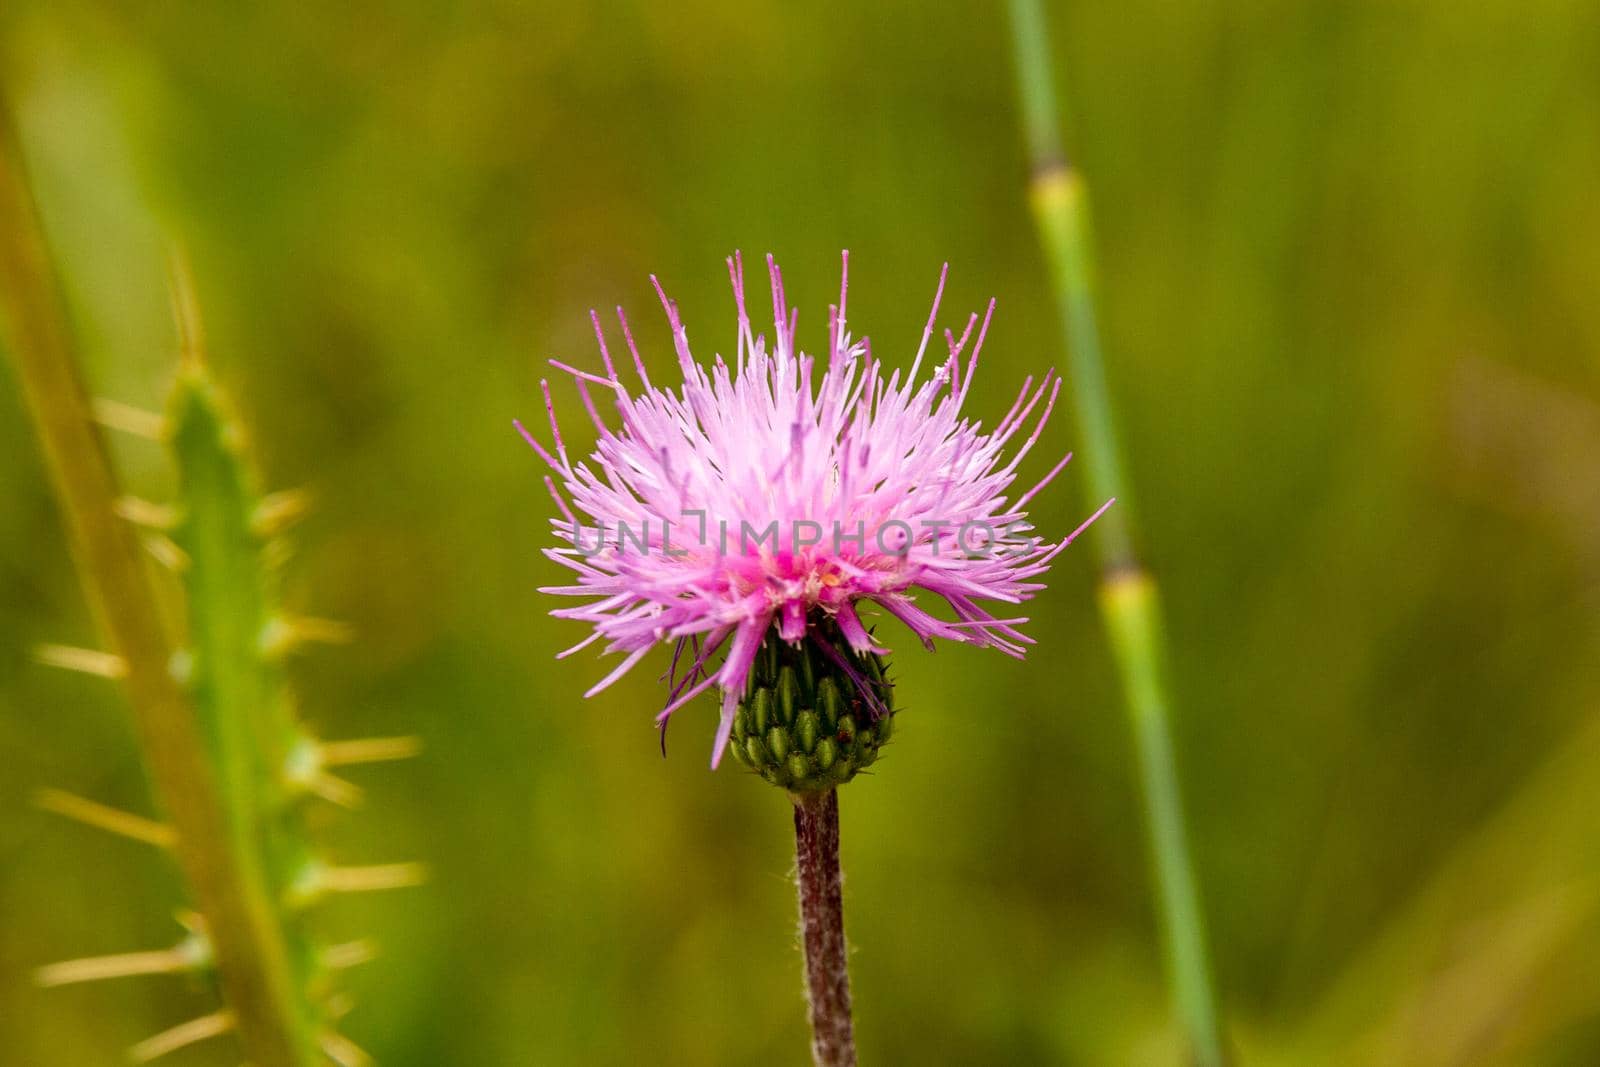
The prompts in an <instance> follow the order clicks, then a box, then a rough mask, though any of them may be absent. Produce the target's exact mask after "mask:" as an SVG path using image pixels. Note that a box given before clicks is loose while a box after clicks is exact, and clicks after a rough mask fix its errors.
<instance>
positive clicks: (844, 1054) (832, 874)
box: [791, 789, 856, 1067]
mask: <svg viewBox="0 0 1600 1067" xmlns="http://www.w3.org/2000/svg"><path fill="white" fill-rule="evenodd" d="M791 796H792V798H793V800H794V856H795V867H796V869H797V873H796V876H795V881H796V884H797V885H798V887H799V890H800V934H801V937H802V938H803V939H804V941H805V949H806V994H807V997H808V999H809V1000H810V1002H811V1058H812V1060H813V1062H815V1063H816V1065H817V1067H854V1064H855V1062H856V1039H855V1032H854V1029H853V1027H852V1025H851V1022H850V970H849V961H848V959H847V950H846V948H845V940H844V893H843V888H844V886H843V879H842V878H841V877H840V874H839V794H838V792H837V791H836V790H833V789H829V790H827V791H826V792H819V793H800V794H791Z"/></svg>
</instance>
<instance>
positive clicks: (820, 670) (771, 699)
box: [730, 630, 894, 793]
mask: <svg viewBox="0 0 1600 1067" xmlns="http://www.w3.org/2000/svg"><path fill="white" fill-rule="evenodd" d="M819 640H826V641H829V642H830V644H831V646H832V648H833V649H835V650H837V651H836V652H835V653H834V655H836V656H838V657H840V658H842V659H844V660H845V662H847V663H848V664H849V665H850V668H851V670H853V671H854V673H855V675H856V678H852V677H851V674H850V672H849V671H846V670H845V669H844V667H842V666H841V665H840V664H839V663H838V662H836V661H835V659H834V657H833V656H830V655H828V654H827V653H826V652H824V651H823V650H822V649H821V648H820V647H818V645H817V641H819ZM857 679H859V683H858V680H857ZM861 684H865V685H866V686H868V687H869V688H870V689H871V691H872V692H873V693H874V694H875V695H876V697H877V699H878V700H879V701H880V702H881V704H882V706H883V707H884V708H887V709H888V714H881V713H879V714H876V715H875V714H874V712H873V709H872V708H871V707H870V705H869V702H868V701H867V700H866V699H865V697H864V696H863V694H862V692H861V689H860V685H861ZM892 690H893V687H892V686H891V685H890V683H889V681H888V679H887V678H886V676H885V674H884V663H883V660H882V659H881V658H880V657H879V656H878V655H876V654H875V653H871V652H869V653H866V654H864V655H862V654H857V653H855V652H852V651H850V650H849V648H848V646H847V645H846V644H845V643H844V640H843V639H842V637H839V636H838V635H837V634H836V633H828V632H827V631H826V630H817V631H814V632H813V633H812V634H808V635H807V636H806V637H805V638H804V639H802V640H801V641H800V642H798V643H797V644H792V645H791V644H790V643H789V642H787V641H784V640H782V639H781V638H779V637H778V635H777V633H776V632H773V633H771V634H768V635H767V639H766V641H765V643H764V644H763V645H762V646H761V651H760V652H759V653H757V655H756V662H755V664H754V666H753V667H752V668H751V672H750V685H749V687H748V688H747V689H746V691H745V698H744V700H743V701H741V702H740V704H739V711H738V715H737V716H736V717H735V718H734V720H733V740H732V744H731V746H730V747H732V749H733V752H734V755H736V756H737V757H738V759H739V762H740V763H743V764H744V765H745V766H746V767H749V768H750V769H751V770H753V771H755V772H756V773H758V774H760V775H761V777H763V778H765V779H766V780H767V781H769V782H771V783H772V784H773V785H776V786H782V787H783V788H784V789H787V790H789V792H791V793H815V792H821V791H824V790H828V789H832V788H834V787H835V786H840V785H843V784H844V783H846V782H848V781H849V780H850V779H852V778H854V777H855V776H856V774H857V772H859V771H861V770H863V769H864V768H867V767H870V766H872V764H873V763H874V762H876V761H877V759H878V755H879V752H880V750H881V749H882V748H883V746H884V745H886V744H887V743H888V742H889V737H890V733H891V726H892V723H893V722H894V703H893V697H892Z"/></svg>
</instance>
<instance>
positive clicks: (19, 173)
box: [0, 104, 322, 1067]
mask: <svg viewBox="0 0 1600 1067" xmlns="http://www.w3.org/2000/svg"><path fill="white" fill-rule="evenodd" d="M0 324H4V325H7V326H9V329H8V331H7V333H6V341H7V342H8V344H7V347H8V348H9V349H10V350H11V354H12V357H13V359H14V361H15V363H16V366H17V369H18V374H19V378H20V381H21V383H22V388H23V392H24V394H25V395H26V397H27V399H28V402H29V405H30V407H31V408H32V410H33V414H34V417H35V420H36V422H37V424H38V431H39V438H40V441H41V443H42V445H43V450H44V454H45V458H46V460H47V462H48V464H49V467H50V472H51V474H52V476H53V481H54V483H55V488H56V492H57V494H58V496H59V498H60V501H61V506H62V511H63V513H64V517H65V520H66V526H67V530H68V533H69V535H70V538H71V542H72V546H73V549H74V554H75V555H76V557H77V562H78V567H79V570H80V572H81V574H82V576H83V582H84V587H85V591H86V592H87V593H88V596H89V601H90V603H91V605H92V606H93V608H94V612H95V616H96V618H97V620H98V622H99V624H100V628H101V630H102V632H103V633H104V635H105V637H106V639H107V642H108V644H109V646H110V651H111V652H112V653H113V654H114V655H115V656H117V657H118V658H119V660H120V662H121V669H120V672H119V673H120V677H121V679H122V682H123V686H124V688H125V690H126V692H127V695H128V702H129V704H130V705H131V708H132V710H133V720H134V726H135V729H136V732H137V734H138V738H139V744H140V748H141V749H142V750H143V753H144V758H145V764H146V767H147V768H148V770H149V774H150V778H151V780H152V782H153V783H154V785H155V789H156V792H157V794H158V797H159V800H160V802H161V806H162V808H163V809H164V810H165V812H166V814H167V817H168V818H169V819H170V820H171V822H172V831H173V833H172V847H173V851H174V853H175V855H176V858H177V860H178V863H179V865H180V866H181V867H182V869H183V873H184V876H185V878H186V880H187V882H188V885H189V888H190V890H191V892H192V893H193V894H194V898H195V904H196V906H197V907H198V909H199V911H200V912H201V913H202V914H203V915H204V922H205V931H204V932H205V937H206V940H207V943H208V952H207V955H209V956H210V957H212V958H213V959H214V961H215V966H216V973H217V977H218V981H219V983H220V985H221V987H222V991H223V995H224V999H225V1000H226V1002H227V1004H228V1007H227V1009H226V1010H224V1011H221V1012H218V1013H216V1014H215V1015H213V1016H208V1017H207V1018H206V1019H202V1020H196V1021H195V1023H194V1024H186V1026H187V1027H188V1029H187V1030H185V1029H184V1028H178V1029H177V1030H174V1031H172V1032H170V1034H169V1035H168V1037H166V1038H164V1039H162V1040H161V1041H159V1042H157V1043H156V1044H154V1045H151V1044H149V1043H147V1045H146V1047H145V1051H144V1052H143V1053H140V1052H138V1050H136V1055H142V1056H143V1057H144V1058H153V1057H154V1055H158V1054H159V1053H160V1051H161V1050H163V1049H165V1048H166V1047H169V1046H171V1047H176V1046H177V1044H178V1043H180V1042H185V1041H186V1040H187V1039H188V1038H189V1037H191V1036H195V1035H209V1034H211V1033H219V1032H222V1031H223V1030H227V1029H233V1030H236V1031H237V1033H238V1035H239V1039H240V1042H241V1045H242V1046H243V1048H244V1050H245V1053H246V1054H247V1055H248V1057H249V1058H250V1061H251V1062H252V1063H254V1064H256V1065H258V1067H309V1065H311V1064H315V1063H318V1062H320V1061H321V1059H322V1057H321V1055H320V1053H319V1051H318V1050H317V1048H316V1045H315V1043H314V1038H313V1036H312V1035H309V1034H308V1033H307V1032H306V1029H305V1027H304V1025H303V1022H302V1018H301V1011H300V1007H299V1004H300V993H299V991H298V990H297V989H296V988H295V984H294V974H293V970H292V967H291V964H290V960H289V956H288V950H287V947H286V945H285V941H284V938H283V935H282V932H281V930H280V929H279V928H278V926H277V917H276V915H275V914H274V913H273V905H272V902H270V901H268V900H267V899H265V898H264V897H263V895H262V894H261V893H260V891H259V888H258V887H257V885H256V884H255V882H254V880H253V879H251V878H250V877H249V876H248V873H247V871H246V870H245V866H244V864H242V862H241V856H240V854H239V853H238V852H237V851H236V850H235V849H234V848H233V846H232V841H231V837H232V834H231V831H230V828H229V825H228V820H227V818H226V816H225V811H226V809H225V807H224V805H223V803H222V801H221V797H220V795H219V790H218V780H217V776H216V774H215V773H214V772H213V770H212V765H211V762H210V758H209V755H208V751H207V744H206V741H205V738H204V737H203V736H202V734H201V732H200V730H199V729H198V728H197V723H196V717H195V711H194V706H193V704H192V702H191V700H190V698H189V694H188V693H186V692H185V690H184V687H183V686H182V685H180V684H179V682H178V680H177V678H176V677H175V676H174V674H173V671H172V664H173V661H174V652H175V645H174V643H173V641H172V640H171V637H170V636H169V634H168V632H167V630H166V627H165V625H164V624H163V621H162V618H161V614H160V611H159V610H158V607H157V604H156V601H155V599H154V596H153V594H152V590H151V587H150V582H149V579H148V575H147V573H146V564H145V559H144V550H143V548H142V547H141V546H140V544H139V540H138V536H137V534H136V532H135V530H134V529H133V527H132V525H131V524H130V523H129V522H128V521H127V520H126V519H125V518H124V517H122V515H120V514H119V512H118V499H119V495H120V494H119V492H118V487H117V483H116V479H115V476H114V475H113V473H112V470H111V465H110V462H109V461H108V459H107V456H106V450H105V446H104V443H103V441H102V440H101V438H100V434H99V432H98V431H97V429H96V427H95V426H94V424H93V423H92V422H91V420H90V404H89V399H88V395H87V393H86V391H85V389H84V385H83V381H82V378H81V376H80V374H79V371H78V366H77V363H76V360H75V358H74V352H73V345H72V339H71V331H70V329H69V327H68V324H67V316H66V312H65V308H64V306H63V301H62V298H61V294H60V291H59V289H58V287H57V284H56V278H55V272H54V269H53V267H52V265H51V261H50V256H49V252H48V249H47V247H46V243H45V239H44V234H43V231H42V228H41V226H40V223H39V219H38V214H37V210H36V208H35V206H34V203H33V198H32V195H31V193H30V190H29V187H28V183H27V178H26V174H25V172H24V168H23V166H22V161H21V158H20V152H19V149H18V145H17V139H16V136H15V133H14V131H13V130H12V128H11V126H10V118H9V113H8V112H7V111H6V109H5V108H4V106H3V104H0Z"/></svg>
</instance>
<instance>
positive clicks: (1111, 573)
mask: <svg viewBox="0 0 1600 1067" xmlns="http://www.w3.org/2000/svg"><path fill="white" fill-rule="evenodd" d="M1011 15H1012V20H1011V21H1012V31H1013V46H1014V48H1015V53H1016V66H1017V80H1018V87H1019V90H1020V95H1021V100H1022V112H1023V115H1022V117H1023V121H1024V124H1025V129H1026V133H1027V139H1028V149H1029V157H1030V160H1031V163H1032V173H1031V175H1030V177H1029V181H1028V192H1029V200H1030V202H1031V205H1032V209H1033V218H1034V224H1035V226H1036V227H1037V228H1038V232H1039V241H1040V244H1041V245H1042V246H1043V248H1044V252H1045V257H1046V259H1047V260H1048V262H1049V267H1050V273H1051V279H1052V281H1053V282H1054V285H1055V291H1056V306H1057V310H1058V312H1059V314H1060V316H1061V326H1062V330H1063V332H1064V333H1065V335H1066V342H1067V362H1068V369H1069V371H1070V375H1069V378H1070V386H1071V394H1072V398H1073V402H1074V407H1075V411H1076V415H1077V423H1078V434H1079V436H1080V438H1081V440H1082V441H1083V449H1082V451H1083V452H1084V454H1085V466H1086V476H1085V478H1084V481H1083V485H1084V488H1085V491H1086V493H1087V496H1088V500H1089V503H1090V505H1091V506H1095V507H1098V506H1099V505H1100V504H1101V503H1103V502H1105V501H1106V500H1108V499H1110V498H1111V497H1116V499H1117V506H1116V507H1114V508H1112V509H1111V510H1110V511H1108V512H1106V513H1105V514H1104V515H1103V516H1101V517H1100V519H1099V521H1098V522H1096V523H1095V524H1094V526H1093V527H1092V528H1091V530H1090V536H1091V539H1092V541H1093V543H1094V546H1095V552H1096V555H1097V556H1098V558H1099V563H1100V570H1101V574H1100V595H1099V603H1100V615H1101V618H1102V620H1103V622H1104V623H1105V627H1106V631H1107V633H1108V634H1109V636H1110V638H1111V645H1112V649H1113V651H1114V654H1115V656H1116V660H1117V668H1118V672H1119V674H1120V675H1121V679H1122V690H1123V697H1124V701H1125V703H1126V707H1127V712H1128V716H1129V718H1130V720H1131V722H1132V726H1133V735H1134V741H1135V747H1136V750H1137V752H1138V759H1139V774H1140V781H1141V785H1142V789H1143V795H1144V803H1145V810H1146V815H1147V820H1148V829H1149V834H1150V845H1151V852H1152V855H1153V859H1154V866H1155V875H1156V882H1157V888H1158V890H1159V892H1160V914H1161V927H1162V934H1163V939H1164V942H1165V948H1166V957H1167V973H1168V980H1169V982H1170V984H1171V987H1172V996H1173V1000H1174V1002H1175V1004H1176V1007H1177V1011H1178V1014H1179V1016H1180V1017H1181V1019H1182V1022H1183V1026H1184V1029H1185V1031H1186V1033H1187V1035H1188V1039H1189V1042H1190V1045H1191V1047H1192V1051H1193V1055H1194V1059H1195V1062H1196V1063H1197V1064H1199V1065H1200V1067H1219V1065H1221V1064H1222V1063H1224V1062H1225V1059H1226V1057H1225V1054H1224V1051H1223V1040H1222V1036H1221V1032H1220V1025H1219V1021H1218V1016H1217V1000H1216V994H1215V992H1214V991H1213V989H1212V980H1211V962H1210V956H1209V949H1208V948H1207V943H1206V931H1205V916H1204V913H1203V912H1202V910H1201V907H1200V895H1199V890H1198V888H1197V886H1196V883H1195V876H1194V867H1193V864H1192V862H1191V860H1190V856H1189V843H1188V834H1187V831H1186V830H1185V828H1184V814H1183V797H1182V793H1181V791H1180V789H1179V786H1178V768H1177V760H1176V756H1175V754H1174V752H1173V745H1172V727H1171V721H1170V720H1171V711H1170V708H1171V702H1170V700H1169V698H1168V691H1167V681H1166V651H1165V648H1164V644H1163V638H1162V623H1161V603H1160V596H1159V591H1158V589H1157V586H1156V581H1155V578H1154V577H1153V576H1152V575H1151V574H1150V572H1149V571H1148V570H1146V569H1145V567H1144V565H1143V564H1142V563H1140V561H1139V558H1138V555H1137V553H1136V552H1135V549H1134V543H1133V530H1134V515H1133V510H1132V507H1131V497H1132V494H1131V492H1130V489H1131V487H1130V485H1129V483H1128V479H1127V476H1126V474H1125V473H1124V471H1123V466H1122V450H1121V446H1120V444H1119V442H1118V438H1117V426H1116V413H1115V409H1114V408H1113V406H1112V403H1111V397H1110V392H1109V390H1108V388H1107V386H1106V375H1105V365H1104V362H1103V360H1102V358H1101V353H1100V333H1099V329H1098V327H1097V326H1096V324H1095V308H1094V248H1093V241H1092V237H1091V229H1090V214H1089V201H1088V195H1087V189H1086V188H1085V184H1084V180H1083V176H1082V174H1080V173H1079V172H1078V170H1077V169H1076V168H1075V167H1073V166H1072V165H1071V164H1070V163H1069V162H1068V160H1067V157H1066V153H1065V152H1064V151H1063V150H1062V147H1061V137H1060V132H1059V131H1060V117H1059V115H1058V113H1057V108H1056V96H1055V86H1054V74H1053V71H1052V69H1051V61H1050V47H1049V42H1048V39H1047V36H1046V27H1045V21H1044V13H1043V11H1042V10H1041V7H1040V4H1039V0H1012V4H1011Z"/></svg>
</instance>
